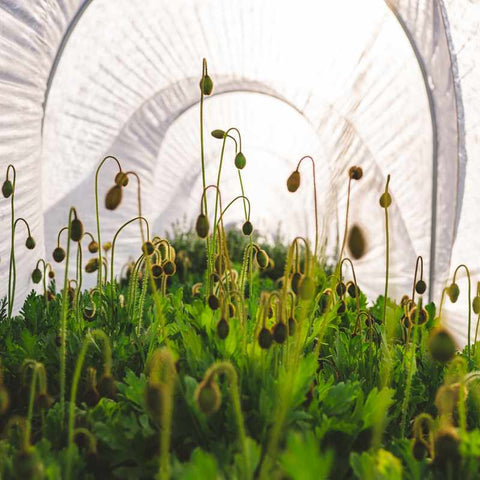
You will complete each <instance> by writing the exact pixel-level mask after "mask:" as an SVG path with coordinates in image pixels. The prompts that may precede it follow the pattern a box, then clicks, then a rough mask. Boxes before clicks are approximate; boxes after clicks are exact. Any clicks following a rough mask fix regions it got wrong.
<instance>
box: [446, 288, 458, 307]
mask: <svg viewBox="0 0 480 480" xmlns="http://www.w3.org/2000/svg"><path fill="white" fill-rule="evenodd" d="M447 295H448V296H449V298H450V301H451V302H452V303H455V302H456V301H457V300H458V296H459V295H460V289H459V288H458V285H457V284H456V283H452V284H451V285H450V286H449V287H448V289H447Z"/></svg>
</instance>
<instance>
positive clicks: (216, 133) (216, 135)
mask: <svg viewBox="0 0 480 480" xmlns="http://www.w3.org/2000/svg"><path fill="white" fill-rule="evenodd" d="M212 137H214V138H218V139H219V140H222V139H223V138H224V137H225V132H224V131H223V130H220V129H217V130H212Z"/></svg>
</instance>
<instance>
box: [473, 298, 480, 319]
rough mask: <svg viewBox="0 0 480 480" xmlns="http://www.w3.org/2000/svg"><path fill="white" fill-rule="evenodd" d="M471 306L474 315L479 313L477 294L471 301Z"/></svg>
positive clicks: (479, 305) (479, 300) (479, 306)
mask: <svg viewBox="0 0 480 480" xmlns="http://www.w3.org/2000/svg"><path fill="white" fill-rule="evenodd" d="M472 308H473V312H474V313H475V315H478V314H480V297H479V296H478V295H477V296H476V297H475V298H474V299H473V301H472Z"/></svg>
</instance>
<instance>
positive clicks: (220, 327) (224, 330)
mask: <svg viewBox="0 0 480 480" xmlns="http://www.w3.org/2000/svg"><path fill="white" fill-rule="evenodd" d="M229 332H230V327H229V326H228V322H227V321H226V320H225V319H224V318H221V319H220V321H219V322H218V323H217V335H218V337H219V338H220V339H221V340H225V339H226V338H227V337H228V333H229Z"/></svg>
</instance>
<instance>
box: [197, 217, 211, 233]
mask: <svg viewBox="0 0 480 480" xmlns="http://www.w3.org/2000/svg"><path fill="white" fill-rule="evenodd" d="M209 228H210V226H209V224H208V218H207V216H206V215H205V214H203V213H201V214H200V215H199V216H198V218H197V223H196V224H195V230H196V232H197V235H198V236H199V237H200V238H207V236H208V230H209Z"/></svg>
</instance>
